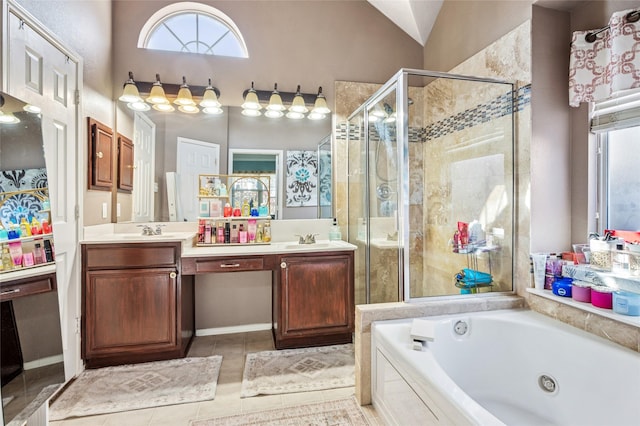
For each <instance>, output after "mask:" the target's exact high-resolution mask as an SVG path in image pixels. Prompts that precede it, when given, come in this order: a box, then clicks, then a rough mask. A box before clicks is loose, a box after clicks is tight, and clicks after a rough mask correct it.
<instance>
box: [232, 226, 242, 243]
mask: <svg viewBox="0 0 640 426" xmlns="http://www.w3.org/2000/svg"><path fill="white" fill-rule="evenodd" d="M239 241H240V240H239V239H238V225H236V224H235V223H234V224H233V226H231V244H238V242H239Z"/></svg>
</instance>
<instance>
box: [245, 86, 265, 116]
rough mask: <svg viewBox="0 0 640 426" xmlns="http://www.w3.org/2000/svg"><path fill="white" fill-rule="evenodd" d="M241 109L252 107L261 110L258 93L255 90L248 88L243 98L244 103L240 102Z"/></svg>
mask: <svg viewBox="0 0 640 426" xmlns="http://www.w3.org/2000/svg"><path fill="white" fill-rule="evenodd" d="M242 108H243V109H254V110H258V111H259V110H261V109H262V106H261V105H260V101H259V100H258V94H257V93H256V91H255V90H253V89H249V93H247V96H246V97H245V98H244V103H243V104H242Z"/></svg>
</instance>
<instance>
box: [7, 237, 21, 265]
mask: <svg viewBox="0 0 640 426" xmlns="http://www.w3.org/2000/svg"><path fill="white" fill-rule="evenodd" d="M9 254H10V255H11V261H12V262H13V266H14V268H21V267H22V243H21V242H20V241H12V242H10V243H9Z"/></svg>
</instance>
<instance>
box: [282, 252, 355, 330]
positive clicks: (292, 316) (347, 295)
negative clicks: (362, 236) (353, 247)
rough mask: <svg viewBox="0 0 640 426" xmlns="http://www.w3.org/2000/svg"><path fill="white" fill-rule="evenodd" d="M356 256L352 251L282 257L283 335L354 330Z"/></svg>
mask: <svg viewBox="0 0 640 426" xmlns="http://www.w3.org/2000/svg"><path fill="white" fill-rule="evenodd" d="M352 259H353V257H352V255H351V254H335V255H318V254H314V255H313V256H303V255H299V256H283V257H281V259H280V260H281V264H280V267H281V270H280V273H281V282H280V285H281V289H280V294H279V296H277V297H278V298H279V302H280V312H279V316H280V318H279V321H278V322H279V324H278V328H279V332H280V334H281V335H282V337H293V336H304V335H306V336H322V335H326V334H332V333H350V332H352V331H353V324H354V317H353V316H354V305H353V261H352Z"/></svg>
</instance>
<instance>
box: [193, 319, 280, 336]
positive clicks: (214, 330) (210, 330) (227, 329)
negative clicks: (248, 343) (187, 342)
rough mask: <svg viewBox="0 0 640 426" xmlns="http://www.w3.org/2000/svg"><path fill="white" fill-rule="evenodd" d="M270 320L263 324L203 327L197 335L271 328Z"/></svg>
mask: <svg viewBox="0 0 640 426" xmlns="http://www.w3.org/2000/svg"><path fill="white" fill-rule="evenodd" d="M271 328H272V325H271V323H270V322H268V323H263V324H245V325H234V326H230V327H214V328H202V329H199V330H196V336H214V335H217V334H233V333H247V332H249V331H265V330H271Z"/></svg>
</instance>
